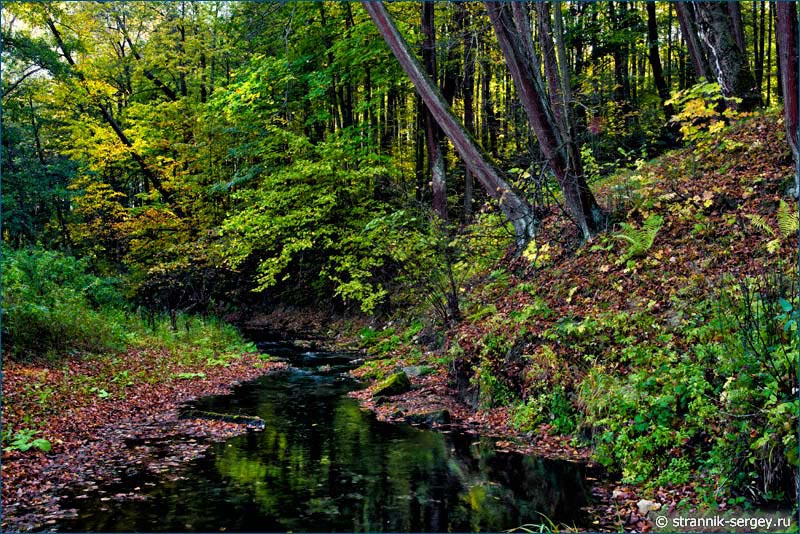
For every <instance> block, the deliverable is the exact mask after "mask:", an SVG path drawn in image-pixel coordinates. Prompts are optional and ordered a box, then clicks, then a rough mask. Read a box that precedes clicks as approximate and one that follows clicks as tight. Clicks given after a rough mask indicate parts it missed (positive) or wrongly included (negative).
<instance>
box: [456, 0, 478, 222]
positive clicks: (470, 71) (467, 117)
mask: <svg viewBox="0 0 800 534" xmlns="http://www.w3.org/2000/svg"><path fill="white" fill-rule="evenodd" d="M456 9H458V15H459V19H460V24H459V25H460V27H461V31H462V32H463V37H462V38H463V40H464V75H463V81H462V83H461V95H462V97H463V99H464V127H465V128H466V129H467V132H469V133H470V134H471V135H475V111H474V109H473V108H474V106H475V53H474V49H475V44H474V43H475V39H476V38H477V37H476V35H475V33H474V32H472V31H470V30H468V29H467V26H468V14H469V12H468V11H467V8H466V7H465V6H464V4H463V3H458V4H456ZM471 220H472V172H471V171H470V170H469V168H467V169H465V170H464V221H465V222H467V223H468V222H470V221H471Z"/></svg>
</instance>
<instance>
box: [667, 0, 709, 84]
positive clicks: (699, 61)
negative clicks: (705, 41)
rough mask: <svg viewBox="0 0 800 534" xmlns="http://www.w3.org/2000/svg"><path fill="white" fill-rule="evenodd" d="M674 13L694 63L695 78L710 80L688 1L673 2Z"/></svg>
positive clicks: (706, 62)
mask: <svg viewBox="0 0 800 534" xmlns="http://www.w3.org/2000/svg"><path fill="white" fill-rule="evenodd" d="M675 13H676V14H677V17H678V24H679V25H680V27H681V35H683V40H684V41H685V42H686V50H687V51H688V52H689V56H690V57H691V58H692V65H694V72H695V74H696V75H697V78H698V79H701V78H705V79H706V80H708V81H711V80H712V79H713V78H712V76H711V69H710V68H709V66H708V61H706V57H705V54H703V48H702V44H701V43H700V40H699V39H698V37H697V29H696V27H695V17H694V11H693V9H692V5H691V4H690V3H689V2H675Z"/></svg>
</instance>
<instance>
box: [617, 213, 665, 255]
mask: <svg viewBox="0 0 800 534" xmlns="http://www.w3.org/2000/svg"><path fill="white" fill-rule="evenodd" d="M662 224H664V218H663V217H660V216H658V215H651V216H650V217H648V218H647V220H645V221H644V223H643V224H642V227H641V228H636V227H635V226H633V225H632V224H628V223H622V224H621V225H620V228H621V229H622V232H620V233H618V234H614V237H615V238H616V239H621V240H624V241H627V242H628V250H627V251H626V252H625V254H623V255H622V257H621V258H620V259H619V261H618V262H617V264H618V265H619V264H622V263H624V262H625V261H627V260H629V259H630V258H633V257H635V256H641V255H643V254H645V253H646V252H647V251H648V250H650V247H652V246H653V242H655V240H656V234H658V231H659V230H660V229H661V225H662Z"/></svg>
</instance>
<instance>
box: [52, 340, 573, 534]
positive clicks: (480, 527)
mask: <svg viewBox="0 0 800 534" xmlns="http://www.w3.org/2000/svg"><path fill="white" fill-rule="evenodd" d="M319 359H320V358H319V356H318V355H316V356H315V358H314V360H315V362H314V365H320V362H319V361H318V360H319ZM339 371H341V369H340V368H337V367H335V366H334V368H332V369H330V368H328V367H324V368H323V370H320V371H316V370H311V369H305V370H299V369H293V370H289V371H286V372H281V373H278V374H275V375H270V376H267V377H263V378H261V379H259V380H257V381H255V382H253V383H249V384H246V385H243V386H242V387H240V388H238V390H237V391H236V393H235V394H234V395H232V396H223V397H209V398H206V399H203V400H202V402H199V403H197V408H199V409H202V410H208V411H214V412H223V413H239V414H247V415H257V416H259V417H261V418H263V419H264V420H265V421H266V422H267V426H266V429H265V430H264V431H262V432H250V433H248V434H247V435H244V436H240V437H237V438H234V439H231V440H229V441H227V442H225V443H220V444H217V445H215V446H214V447H213V449H212V451H211V453H210V454H209V455H208V456H207V457H206V458H203V459H200V460H197V461H194V462H192V463H190V464H189V465H187V466H186V467H185V468H184V469H183V470H182V471H181V473H180V474H181V476H182V478H183V479H178V480H175V481H170V480H166V479H164V480H161V479H159V480H157V481H156V484H155V485H154V486H152V487H149V488H148V487H146V486H142V487H143V488H144V489H145V490H148V489H149V491H148V493H149V497H150V498H149V499H148V500H146V501H143V502H122V503H112V504H109V503H108V502H105V503H103V504H104V506H105V508H107V510H105V511H103V510H100V509H99V508H100V506H97V505H99V504H100V503H99V502H97V501H96V500H95V501H94V502H92V499H90V500H88V501H82V503H81V513H80V517H79V519H77V520H75V521H71V522H69V523H66V524H64V525H62V530H78V531H87V530H93V531H130V530H148V531H186V530H200V531H218V530H220V529H221V528H225V529H226V530H228V531H295V532H300V531H326V532H327V531H331V532H333V531H348V532H349V531H353V532H368V531H369V532H376V531H391V532H421V531H433V532H447V531H499V530H504V529H509V528H513V527H515V526H518V525H521V524H525V523H539V522H541V516H540V514H544V515H545V516H547V517H548V518H550V519H551V520H553V521H554V522H564V523H567V524H573V523H574V524H577V525H580V524H581V523H582V522H583V521H584V517H583V515H582V513H581V510H580V507H581V506H583V505H584V504H585V500H586V493H587V492H586V490H585V488H584V485H583V473H582V469H581V467H580V466H576V465H574V464H570V463H566V462H556V461H548V460H544V459H540V458H534V457H526V456H522V455H518V454H511V453H504V452H498V451H496V450H495V448H494V444H493V442H492V440H490V439H486V438H479V437H476V436H471V435H461V434H459V435H457V434H442V433H436V432H431V431H423V430H418V429H416V428H413V427H410V426H407V425H397V424H387V423H381V422H379V421H376V420H375V419H374V417H373V416H371V415H370V414H368V413H364V412H362V411H361V410H360V408H359V406H358V404H357V402H356V401H354V400H352V399H350V398H348V397H347V396H346V395H345V393H346V392H347V391H349V390H351V389H353V388H354V387H355V384H354V383H353V382H352V381H350V380H349V379H347V378H345V377H343V376H342V375H341V374H340V372H339ZM128 484H140V485H141V484H142V481H141V480H136V481H129V482H128ZM112 491H113V490H112Z"/></svg>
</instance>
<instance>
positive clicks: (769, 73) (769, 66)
mask: <svg viewBox="0 0 800 534" xmlns="http://www.w3.org/2000/svg"><path fill="white" fill-rule="evenodd" d="M768 16H769V24H768V28H767V67H766V68H767V102H766V105H767V107H769V105H770V100H771V98H772V21H773V19H774V17H775V3H774V2H769V15H768Z"/></svg>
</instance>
